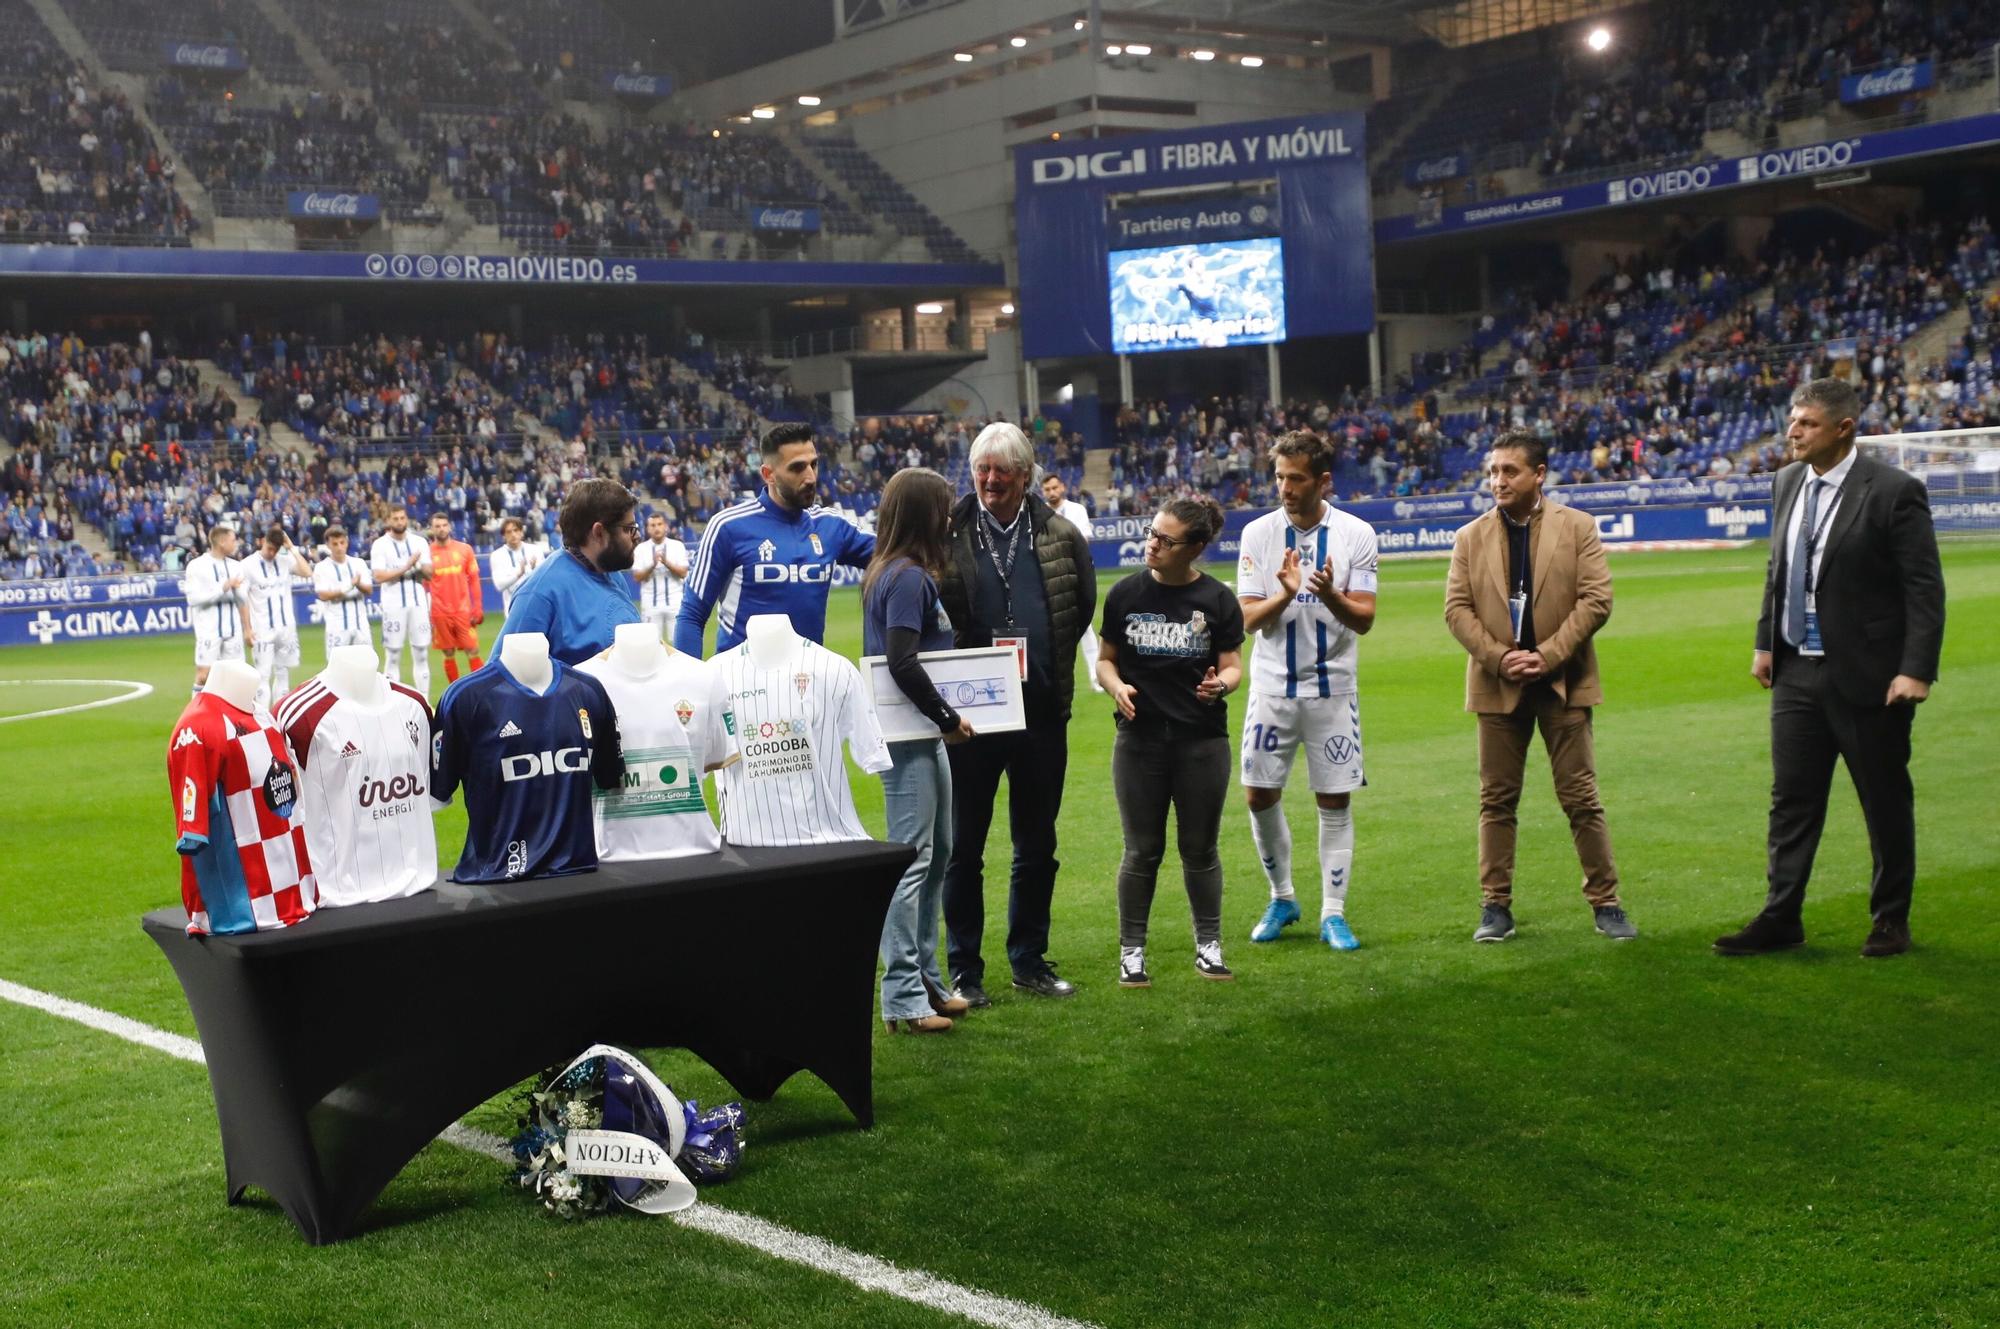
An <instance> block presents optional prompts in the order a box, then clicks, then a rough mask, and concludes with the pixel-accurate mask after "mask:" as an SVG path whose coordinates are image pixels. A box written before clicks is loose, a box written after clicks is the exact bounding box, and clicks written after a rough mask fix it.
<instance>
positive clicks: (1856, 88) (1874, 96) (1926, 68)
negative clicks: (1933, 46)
mask: <svg viewBox="0 0 2000 1329" xmlns="http://www.w3.org/2000/svg"><path fill="white" fill-rule="evenodd" d="M1936 81H1937V71H1936V68H1935V66H1933V65H1932V64H1931V62H1930V61H1928V60H1913V61H1911V62H1910V63H1909V64H1904V65H1887V66H1884V67H1883V68H1881V69H1866V70H1863V71H1862V72H1860V73H1859V74H1849V75H1847V76H1846V77H1845V78H1843V79H1841V80H1840V100H1841V101H1843V102H1849V103H1852V102H1872V101H1876V100H1878V99H1880V98H1883V97H1905V96H1908V95H1909V94H1910V93H1913V92H1923V91H1925V90H1926V89H1928V88H1929V87H1930V86H1931V85H1932V84H1933V83H1935V82H1936Z"/></svg>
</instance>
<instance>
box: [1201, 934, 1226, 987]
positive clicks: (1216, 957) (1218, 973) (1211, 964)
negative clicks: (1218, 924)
mask: <svg viewBox="0 0 2000 1329" xmlns="http://www.w3.org/2000/svg"><path fill="white" fill-rule="evenodd" d="M1194 971H1195V972H1196V973H1197V974H1200V975H1201V976H1202V977H1203V978H1214V979H1221V980H1223V981H1225V982H1226V981H1227V980H1229V979H1232V978H1234V977H1236V975H1235V974H1232V973H1230V972H1229V966H1228V965H1226V964H1224V963H1223V962H1222V943H1221V942H1219V941H1204V942H1200V943H1198V944H1197V945H1196V946H1195V948H1194Z"/></svg>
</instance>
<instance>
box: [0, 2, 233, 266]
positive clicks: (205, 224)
mask: <svg viewBox="0 0 2000 1329" xmlns="http://www.w3.org/2000/svg"><path fill="white" fill-rule="evenodd" d="M27 4H28V6H29V7H30V8H32V9H33V10H34V11H35V14H36V15H37V16H38V17H39V18H40V19H41V20H42V26H43V27H45V28H47V29H48V30H49V35H50V36H52V37H54V38H55V39H56V42H57V44H59V45H60V46H61V47H62V48H63V54H65V55H67V56H68V57H69V58H70V59H72V60H74V61H76V63H78V64H79V65H82V66H83V67H84V68H85V69H87V70H89V71H90V75H91V77H92V78H94V79H95V80H96V81H97V85H98V86H99V87H102V88H111V89H113V90H115V91H118V92H122V93H124V94H125V100H126V101H127V102H128V103H129V104H130V105H131V107H132V112H133V115H134V117H135V118H136V119H137V120H138V121H139V123H140V124H141V125H142V126H144V127H145V130H146V132H147V133H148V134H150V135H152V139H153V143H154V144H155V145H156V146H157V147H158V148H159V150H160V152H161V153H162V154H165V153H169V152H171V151H172V145H171V140H169V139H168V138H167V136H166V133H165V131H163V130H162V129H161V128H160V125H159V122H158V121H156V120H154V119H153V114H152V112H151V111H149V110H148V109H147V108H146V81H145V80H144V79H143V78H140V77H139V76H138V75H136V74H120V73H115V72H114V71H113V70H112V69H111V67H110V66H109V65H107V64H106V63H105V62H104V57H103V56H101V55H99V54H98V51H97V48H96V47H94V46H92V45H91V44H90V40H89V38H87V37H85V36H84V35H83V30H82V29H80V28H78V27H77V26H76V23H75V21H74V20H73V19H71V18H70V16H69V14H68V13H66V12H65V11H64V10H63V7H62V6H61V5H60V4H58V3H57V0H27ZM194 176H195V173H194V172H193V171H181V172H179V173H178V174H177V175H176V176H175V178H174V192H175V193H177V194H179V195H180V196H181V198H182V200H183V201H184V202H186V204H187V205H188V211H189V212H190V213H192V214H193V215H194V219H195V222H196V223H197V225H198V227H199V229H200V230H201V231H202V232H204V233H206V232H209V231H210V230H211V229H212V228H213V227H214V225H215V201H214V200H213V199H211V198H209V196H208V190H207V189H205V188H204V187H203V186H202V184H201V182H200V181H198V180H196V179H195V178H194Z"/></svg>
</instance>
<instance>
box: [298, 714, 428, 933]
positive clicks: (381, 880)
mask: <svg viewBox="0 0 2000 1329" xmlns="http://www.w3.org/2000/svg"><path fill="white" fill-rule="evenodd" d="M384 686H385V691H386V695H385V696H383V697H382V698H380V699H378V700H377V701H376V703H375V704H374V705H369V704H368V703H366V702H364V701H361V700H360V699H358V698H355V697H348V696H342V695H341V694H340V693H339V692H336V691H335V690H334V688H333V686H332V685H331V684H330V683H329V682H328V680H327V676H326V675H325V674H321V675H319V676H318V677H316V678H314V679H312V680H310V681H308V682H306V683H304V684H302V685H300V686H299V687H297V688H294V689H293V690H292V691H291V692H289V693H287V694H285V699H284V700H283V701H281V702H279V703H278V706H277V714H278V728H279V729H280V730H281V731H283V733H284V735H285V743H286V745H287V746H288V747H289V748H290V749H291V754H292V760H293V761H295V762H296V763H297V764H298V768H299V811H300V815H301V816H302V817H303V818H304V820H305V824H306V847H307V849H308V850H310V851H311V853H312V861H313V870H314V875H315V877H316V878H317V879H318V881H319V899H320V904H321V905H322V906H324V907H327V908H334V907H337V906H340V905H352V904H370V903H373V902H374V901H377V900H397V899H401V898H402V897H403V896H406V895H415V894H416V893H417V892H419V891H422V890H427V889H429V888H430V886H431V885H432V884H433V883H435V882H436V881H437V875H438V867H437V832H436V830H435V829H434V828H433V827H432V824H431V807H430V763H431V708H430V705H429V703H428V702H426V701H425V700H424V697H423V694H422V693H420V692H418V691H416V690H415V689H414V688H406V687H404V686H403V685H402V684H400V683H391V682H387V681H386V680H385V682H384Z"/></svg>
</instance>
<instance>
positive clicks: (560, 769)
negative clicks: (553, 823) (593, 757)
mask: <svg viewBox="0 0 2000 1329" xmlns="http://www.w3.org/2000/svg"><path fill="white" fill-rule="evenodd" d="M589 769H590V749H589V748H558V749H556V750H555V751H553V752H550V751H548V750H546V749H544V750H543V751H541V752H517V753H514V754H512V755H510V756H506V757H502V758H501V759H500V778H501V779H502V780H505V781H508V782H510V783H511V782H513V781H515V780H533V779H535V778H537V777H538V776H543V775H576V774H578V773H580V772H583V771H587V770H589Z"/></svg>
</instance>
